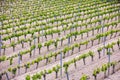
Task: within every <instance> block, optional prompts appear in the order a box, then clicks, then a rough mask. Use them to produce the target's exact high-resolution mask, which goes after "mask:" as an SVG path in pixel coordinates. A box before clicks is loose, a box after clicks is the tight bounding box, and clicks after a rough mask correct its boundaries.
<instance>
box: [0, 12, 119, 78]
mask: <svg viewBox="0 0 120 80" xmlns="http://www.w3.org/2000/svg"><path fill="white" fill-rule="evenodd" d="M113 14H115V13H113ZM68 16H69V15H68ZM81 17H83V16H81ZM73 19H74V18H73ZM93 20H95V18H93ZM114 20H115V19H113V20H112V21H114ZM109 22H110V21H109ZM104 23H107V21H106V22H104ZM55 24H56V23H55ZM79 24H80V23H79ZM90 26H94V25H89V27H90ZM61 28H62V26H60V27H59V29H61ZM54 29H55V28H54ZM83 29H85V28H84V27H83V28H82V30H83ZM117 29H120V24H118V26H117ZM79 30H80V28H78V31H79ZM109 30H111V29H109ZM106 31H107V30H106V29H105V31H104V32H106ZM68 33H70V31H69V30H67V31H66V34H68ZM99 33H101V32H99ZM66 34H65V35H66ZM97 34H98V33H97V31H95V35H97ZM36 35H37V33H36ZM95 35H94V36H95ZM63 36H64V32H61V35H60V37H63ZM94 36H92V33H91V32H89V37H87V36H86V34H84V38H83V39H81V38H80V37H81V36H78V38H77V40H76V41H74V42H72V43H71V44H70V45H72V44H74V43H78V42H80V41H85V40H87V39H91V38H92V37H94ZM28 37H30V35H27V38H28ZM57 37H58V35H57V34H54V39H56V38H57ZM109 37H110V36H109ZM109 37H107V41H106V44H107V43H111V42H115V41H117V40H118V38H120V33H118V34H117V36H116V37H115V38H112V39H110V38H109ZM21 38H24V36H21ZM41 39H42V38H40V40H41ZM50 39H52V38H51V36H48V39H47V40H50ZM73 39H74V37H73ZM13 40H14V39H13ZM15 40H16V41H17V39H15ZM72 41H73V40H72ZM44 42H46V41H45V38H44V41H43V42H42V44H44ZM67 42H68V41H67V40H64V42H63V44H64V45H63V46H60V42H59V43H58V48H57V50H56V49H55V47H54V46H53V45H51V46H50V51H49V52H56V51H60V50H62V49H63V48H64V47H65V46H66V45H67ZM101 42H102V41H101ZM5 43H7V44H9V40H8V41H6V42H5ZM97 43H98V41H97V40H96V41H94V46H92V47H91V43H89V44H88V48H87V49H86V48H85V46H82V48H81V52H78V49H77V48H75V50H74V54H73V55H70V53H71V51H70V52H69V54H67V55H66V58H65V59H63V62H65V61H68V60H70V59H72V58H74V57H76V56H78V55H80V54H82V53H86V52H88V51H89V50H92V51H95V53H96V54H95V56H94V61H93V62H91V57H89V58H86V65H85V66H84V65H83V61H82V60H80V61H79V62H77V63H78V64H77V69H75V68H74V65H70V67H69V70H68V72H69V77H70V80H79V78H80V77H81V75H82V73H84V74H87V75H89V76H90V79H89V80H94V79H93V76H92V75H91V74H92V72H93V70H94V69H95V68H96V67H99V66H101V65H102V64H103V63H107V62H108V57H107V56H106V55H103V54H102V56H101V57H102V58H101V59H98V54H97V48H98V47H100V46H102V45H103V43H100V44H97ZM32 44H34V43H32ZM36 44H37V41H36ZM29 47H30V46H29V43H25V48H23V49H22V48H21V44H20V45H17V46H16V49H15V52H13V51H12V48H9V49H7V50H6V55H7V56H12V55H14V54H18V52H19V51H21V50H26V49H28V48H29ZM114 49H115V52H114V53H113V55H112V56H111V61H118V60H120V54H119V53H120V50H119V49H118V47H117V45H115V47H114ZM49 52H48V51H47V48H46V47H43V48H42V49H41V56H44V55H45V54H48V53H49ZM38 56H39V54H38V49H35V55H32V58H29V54H25V55H23V60H22V61H21V65H23V64H25V63H27V62H30V61H32V60H34V59H36V58H37V57H38ZM59 59H60V55H58V57H57V61H56V62H55V60H54V57H53V58H52V59H51V60H52V61H51V62H50V63H48V65H45V60H44V61H41V62H40V63H39V68H38V69H35V67H36V64H34V65H32V66H31V67H30V68H29V69H28V71H27V73H25V69H24V68H21V71H20V75H18V72H17V74H16V76H15V78H13V79H12V80H24V79H25V76H26V75H27V74H30V75H33V74H34V73H36V72H40V71H41V70H44V69H51V68H52V67H53V66H55V65H57V64H59V63H60V61H59ZM17 64H18V57H16V58H14V60H13V64H12V65H9V61H4V62H1V63H0V71H5V70H6V69H8V67H15V66H16V65H17ZM119 68H120V64H118V65H117V66H116V71H117V69H119ZM111 70H112V69H111ZM119 74H120V70H119V71H117V72H116V73H115V74H113V75H110V76H109V78H110V79H111V80H119V79H120V77H119ZM12 76H13V75H12V74H11V73H9V77H10V78H12ZM98 76H99V78H98V80H103V73H100V74H99V75H98ZM110 79H105V80H110ZM3 80H6V76H3ZM42 80H43V78H42ZM46 80H67V79H66V75H65V73H64V69H63V76H62V78H60V73H59V77H58V78H57V79H55V73H52V74H50V75H47V79H46Z"/></svg>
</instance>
